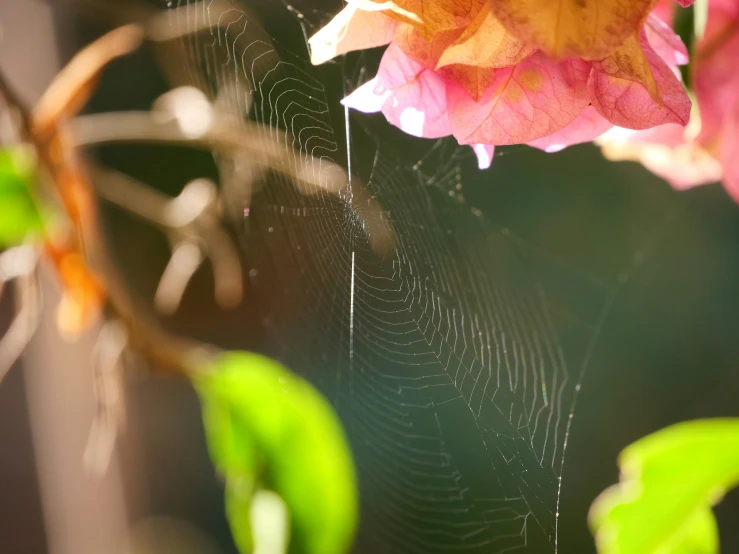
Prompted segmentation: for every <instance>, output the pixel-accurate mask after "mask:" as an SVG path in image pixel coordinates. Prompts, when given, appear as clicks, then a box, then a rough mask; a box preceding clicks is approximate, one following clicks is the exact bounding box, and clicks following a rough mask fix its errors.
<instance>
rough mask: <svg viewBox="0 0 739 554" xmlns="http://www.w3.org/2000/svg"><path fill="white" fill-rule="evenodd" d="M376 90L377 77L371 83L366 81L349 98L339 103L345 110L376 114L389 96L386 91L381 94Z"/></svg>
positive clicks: (388, 92)
mask: <svg viewBox="0 0 739 554" xmlns="http://www.w3.org/2000/svg"><path fill="white" fill-rule="evenodd" d="M376 89H377V77H375V78H374V79H372V80H371V81H367V82H366V83H365V84H363V85H362V86H361V87H359V88H358V89H357V90H355V91H354V92H352V93H351V94H350V95H349V96H347V97H346V98H344V99H343V100H342V101H341V103H342V104H343V105H344V106H346V107H347V108H351V109H353V110H357V111H360V112H363V113H377V112H379V111H380V110H382V106H383V105H384V104H385V100H387V99H388V97H389V96H390V91H389V90H386V91H385V92H384V93H382V94H378V93H376V92H375V90H376Z"/></svg>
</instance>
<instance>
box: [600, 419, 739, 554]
mask: <svg viewBox="0 0 739 554" xmlns="http://www.w3.org/2000/svg"><path fill="white" fill-rule="evenodd" d="M619 465H620V467H621V482H620V483H619V484H618V485H615V486H613V487H611V488H609V489H608V490H606V491H605V492H603V493H602V494H601V495H600V496H599V497H598V498H597V499H596V501H595V502H594V503H593V506H592V508H591V510H590V526H591V528H592V530H593V532H594V533H595V536H596V543H597V545H598V552H599V553H600V554H715V553H717V552H718V532H717V529H716V521H715V519H714V517H713V513H712V512H711V506H712V505H713V504H715V503H716V502H717V501H718V500H720V498H721V497H722V496H723V494H724V491H726V490H727V489H728V488H731V487H733V486H736V485H737V484H739V419H713V420H710V419H709V420H698V421H692V422H687V423H681V424H678V425H674V426H672V427H668V428H667V429H663V430H662V431H659V432H657V433H654V434H652V435H649V436H648V437H645V438H643V439H641V440H639V441H637V442H636V443H634V444H632V445H631V446H629V447H627V448H626V449H625V450H624V451H623V452H622V453H621V456H620V458H619Z"/></svg>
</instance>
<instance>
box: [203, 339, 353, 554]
mask: <svg viewBox="0 0 739 554" xmlns="http://www.w3.org/2000/svg"><path fill="white" fill-rule="evenodd" d="M195 386H196V388H197V390H198V392H199V394H200V397H201V401H202V405H203V419H204V422H205V431H206V435H207V438H208V443H209V448H210V452H211V457H212V458H213V461H214V463H215V465H216V467H217V468H218V470H219V471H220V472H221V473H222V474H223V475H224V476H225V478H226V497H227V512H228V516H229V520H230V523H231V527H232V530H233V533H234V539H235V541H236V543H237V546H238V547H239V549H240V550H241V551H242V552H243V553H248V552H251V550H252V548H253V544H252V542H253V537H254V533H252V530H251V528H250V521H251V516H250V514H251V510H252V509H253V506H252V500H253V495H254V494H255V492H256V491H258V490H260V489H268V490H272V491H274V492H275V493H277V494H278V495H279V496H280V498H281V499H282V500H283V501H284V503H285V505H286V506H287V511H288V513H289V517H290V534H291V536H292V537H293V538H292V541H291V547H290V551H291V552H303V553H305V554H344V553H345V552H346V551H347V550H348V548H349V546H350V544H351V541H352V538H353V536H354V531H355V528H356V524H357V511H358V509H357V493H356V481H355V473H354V465H353V462H352V458H351V454H350V450H349V446H348V443H347V441H346V438H345V436H344V432H343V429H342V427H341V424H340V422H339V420H338V418H337V417H336V415H335V414H334V412H333V410H332V408H331V406H330V404H329V403H328V402H327V401H326V400H325V399H324V398H323V397H322V396H321V395H320V394H319V393H318V392H317V391H316V390H315V389H314V388H313V387H311V385H309V384H308V383H307V382H306V381H304V380H303V379H301V378H299V377H298V376H296V375H295V374H293V373H291V372H290V371H288V370H287V369H285V368H284V367H282V366H281V365H279V364H278V363H277V362H275V361H273V360H270V359H268V358H265V357H263V356H259V355H257V354H250V353H245V352H231V353H227V354H224V355H222V356H220V357H219V358H218V359H217V360H216V361H215V362H214V364H213V365H212V367H210V368H209V370H208V371H207V372H205V373H204V374H203V375H201V376H198V377H196V378H195Z"/></svg>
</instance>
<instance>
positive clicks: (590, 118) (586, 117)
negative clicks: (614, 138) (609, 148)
mask: <svg viewBox="0 0 739 554" xmlns="http://www.w3.org/2000/svg"><path fill="white" fill-rule="evenodd" d="M611 127H613V123H611V122H610V121H608V120H607V119H605V118H604V117H602V116H601V115H600V114H599V113H598V112H597V111H595V108H593V107H592V106H588V107H587V108H585V109H584V110H583V112H582V113H581V114H580V115H579V116H577V118H575V120H574V121H573V122H572V123H570V124H569V125H567V127H564V128H563V129H560V130H559V131H557V132H556V133H552V134H551V135H547V136H545V137H541V138H539V139H536V140H533V141H531V142H529V143H528V144H529V146H533V147H534V148H539V149H540V150H544V151H545V152H559V151H560V150H562V149H564V148H567V147H568V146H572V145H573V144H581V143H583V142H590V141H591V140H594V139H596V138H597V137H599V136H600V135H602V134H603V133H605V132H606V131H608V130H609V129H610V128H611Z"/></svg>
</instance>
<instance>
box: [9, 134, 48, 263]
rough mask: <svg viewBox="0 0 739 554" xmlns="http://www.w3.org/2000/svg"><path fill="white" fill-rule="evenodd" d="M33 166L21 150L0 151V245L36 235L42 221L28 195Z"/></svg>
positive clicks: (27, 155) (33, 172)
mask: <svg viewBox="0 0 739 554" xmlns="http://www.w3.org/2000/svg"><path fill="white" fill-rule="evenodd" d="M34 178H35V167H34V164H33V162H32V160H31V159H30V156H29V154H28V152H26V151H25V150H23V149H20V148H15V149H5V150H0V248H6V247H8V246H14V245H17V244H20V243H22V242H24V241H25V240H27V239H28V238H29V237H31V236H34V235H37V234H40V232H41V229H42V221H41V216H40V214H39V211H38V209H37V207H36V204H35V202H34V200H33V197H32V196H31V187H32V186H33V180H34Z"/></svg>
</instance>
